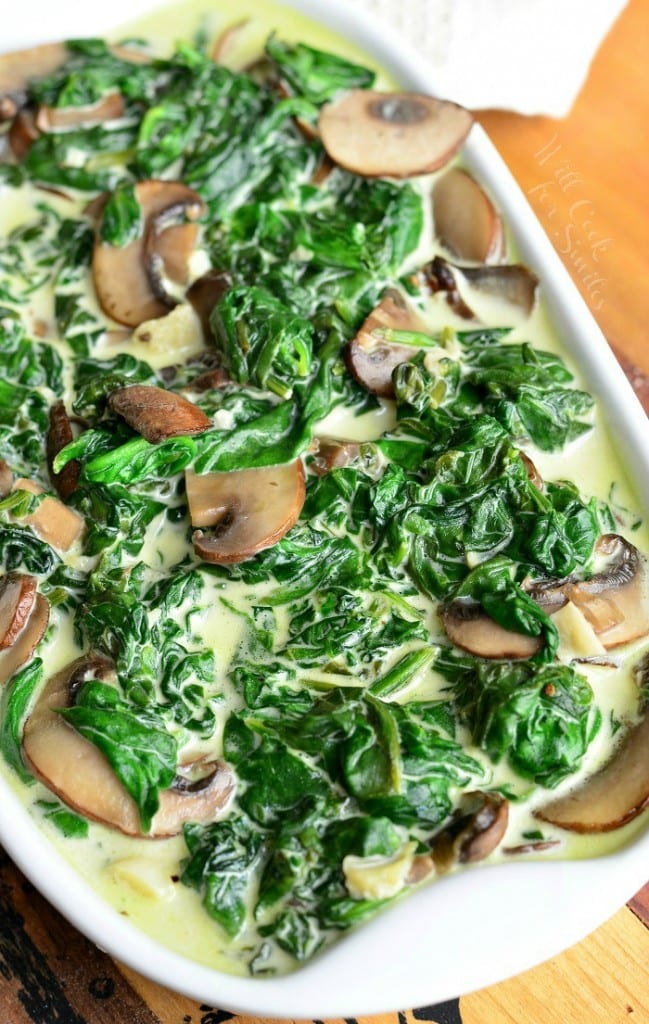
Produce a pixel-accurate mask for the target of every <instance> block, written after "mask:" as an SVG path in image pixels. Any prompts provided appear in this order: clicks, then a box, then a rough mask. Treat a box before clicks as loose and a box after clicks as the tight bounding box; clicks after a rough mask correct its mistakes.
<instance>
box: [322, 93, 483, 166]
mask: <svg viewBox="0 0 649 1024" xmlns="http://www.w3.org/2000/svg"><path fill="white" fill-rule="evenodd" d="M472 124H473V117H472V115H471V114H470V113H469V111H468V110H465V109H464V107H460V106H458V105H457V104H456V103H449V102H448V101H446V100H438V99H434V98H433V97H432V96H423V95H421V94H419V93H384V92H374V91H372V90H369V89H353V90H351V91H350V92H347V93H343V94H342V96H340V97H339V98H338V99H336V100H334V101H333V102H332V103H328V104H326V106H324V107H323V108H322V110H321V112H320V117H319V120H318V129H319V134H320V137H321V139H322V144H323V146H324V148H325V149H326V151H327V153H328V154H329V156H330V157H331V159H332V160H333V161H334V162H335V163H337V164H339V165H340V166H341V167H345V168H346V169H347V170H348V171H354V172H355V173H356V174H362V175H365V176H366V177H369V178H372V177H379V176H389V177H393V178H407V177H410V176H412V175H415V174H426V173H428V172H429V171H435V170H437V168H439V167H443V165H444V164H445V163H447V162H448V161H449V160H450V159H451V157H452V156H453V155H454V154H455V153H457V151H458V150H459V148H460V146H461V145H462V143H463V142H464V140H465V138H466V137H467V135H468V133H469V130H470V128H471V125H472Z"/></svg>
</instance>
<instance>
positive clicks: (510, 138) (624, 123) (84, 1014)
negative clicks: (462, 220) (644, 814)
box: [0, 0, 649, 1024]
mask: <svg viewBox="0 0 649 1024" xmlns="http://www.w3.org/2000/svg"><path fill="white" fill-rule="evenodd" d="M584 11H585V13H586V12H587V4H584ZM558 30H560V25H559V24H558ZM648 42H649V3H648V2H647V0H630V3H629V4H628V6H627V7H626V9H625V10H624V12H623V14H622V15H621V17H620V18H619V20H618V22H617V23H616V24H615V26H614V27H613V29H612V31H611V32H610V34H609V36H608V37H607V39H606V40H605V42H604V44H603V46H602V48H601V50H600V52H599V53H598V55H597V57H596V59H595V61H594V63H593V66H592V69H591V73H590V75H589V78H588V81H587V83H586V85H585V87H584V89H583V90H582V93H581V95H580V96H579V98H578V100H577V102H576V104H575V106H574V108H573V110H572V112H571V114H570V116H569V117H567V118H566V119H564V120H562V121H556V120H552V119H550V118H545V117H533V118H530V117H522V116H519V115H515V114H511V113H505V112H502V111H481V112H479V114H478V117H479V120H480V121H481V123H482V124H483V126H484V127H485V128H486V130H487V132H488V133H489V134H490V136H491V137H492V139H493V140H494V142H495V144H496V146H497V147H498V149H499V150H500V152H501V153H502V154H503V156H504V157H505V160H506V162H507V163H508V164H509V166H510V168H511V169H512V171H513V173H514V175H515V176H516V178H517V180H518V181H519V183H520V184H521V186H522V188H523V190H524V191H525V193H526V195H527V197H528V199H529V202H530V203H531V205H532V207H533V209H534V210H535V212H536V214H537V215H538V217H539V219H540V221H541V224H542V225H543V227H544V228H545V230H546V232H547V233H548V235H549V237H550V239H551V241H552V242H553V244H554V245H555V247H556V249H557V251H558V252H559V254H560V256H561V258H562V259H563V260H564V262H565V264H566V266H567V267H568V269H569V271H570V272H571V274H572V276H573V279H574V280H575V282H576V284H577V287H578V288H579V289H580V291H581V293H582V294H583V296H584V298H585V299H586V302H587V303H588V305H589V306H590V308H591V310H592V312H593V314H594V315H595V318H596V320H597V321H598V323H599V324H600V326H601V327H602V329H603V331H604V333H605V335H606V337H607V338H608V340H609V342H610V344H611V345H612V347H613V349H614V351H615V352H616V354H617V355H618V358H620V361H621V363H622V365H623V367H624V369H625V371H626V373H627V375H628V377H629V379H630V380H631V382H632V384H633V386H634V388H635V389H636V391H637V393H638V394H639V396H640V398H641V400H642V401H643V404H644V405H645V408H646V409H647V410H648V411H649V336H648V330H647V323H648V321H649V315H648V314H649V302H648V300H647V294H648V287H647V282H648V281H649V244H648V243H649V238H648V235H649V231H648V227H649V218H648V215H647V195H648V194H649V144H648V143H647V135H648V125H649V76H648V71H647V46H648ZM530 73H533V74H552V73H553V69H552V68H536V69H530ZM512 87H513V88H515V83H513V85H512ZM648 874H649V865H648ZM231 1019H233V1015H232V1014H231V1013H229V1012H228V1011H227V1010H225V1009H223V1008H219V1007H211V1006H205V1005H199V1004H198V1003H196V1002H194V1001H193V1000H191V999H187V998H186V997H184V996H181V995H178V994H177V993H175V992H173V991H171V990H168V989H165V988H162V987H160V986H158V985H155V984H153V983H152V982H150V981H148V980H147V979H145V978H143V977H141V976H139V975H138V974H136V973H135V972H133V971H131V970H130V969H128V968H126V967H124V966H123V965H120V964H119V963H116V962H115V961H113V960H111V959H110V958H109V957H108V956H107V955H106V954H104V953H102V952H101V951H100V950H98V949H97V948H96V947H95V946H93V945H92V944H91V943H90V942H88V941H87V940H86V939H85V938H84V937H83V936H81V935H80V934H79V933H78V932H77V931H76V930H75V929H74V928H73V927H72V926H71V925H69V924H68V923H67V922H66V921H65V920H64V919H63V918H62V917H61V916H60V915H59V914H58V913H57V912H56V911H55V910H54V909H53V908H52V907H51V906H50V905H49V904H48V903H47V902H46V901H45V900H44V899H43V898H42V897H41V896H40V895H39V893H38V892H36V891H35V890H34V889H33V887H32V886H31V885H30V884H29V883H28V882H27V881H26V880H25V879H24V878H23V876H22V875H21V873H20V872H19V871H18V869H17V868H16V867H15V866H14V865H13V864H12V862H11V861H10V860H9V858H8V857H7V856H6V854H4V853H3V852H2V850H1V849H0V1024H221V1022H225V1021H229V1020H231ZM371 1021H372V1022H374V1024H414V1022H415V1021H431V1022H436V1024H621V1022H623V1021H632V1022H633V1024H649V885H647V886H645V888H644V889H643V890H642V891H641V892H640V893H638V894H637V895H636V896H635V897H634V898H633V899H632V900H631V901H630V902H629V905H628V907H625V908H622V909H620V911H619V912H618V913H617V914H616V915H615V916H614V917H613V918H612V919H611V920H610V921H608V922H607V923H606V924H604V925H603V926H602V927H601V928H599V929H598V930H597V931H596V932H595V933H594V934H593V935H591V936H589V937H588V938H587V939H585V940H584V941H583V942H581V943H579V944H578V945H576V946H574V947H573V948H572V949H570V950H568V951H567V952H565V953H563V954H561V955H560V956H558V957H556V958H554V959H553V960H550V961H549V962H548V963H546V964H542V965H540V966H539V967H537V968H534V969H533V970H531V971H527V972H526V973H524V974H522V975H520V976H518V977H516V978H513V979H510V980H509V981H505V982H502V983H501V984H499V985H495V986H493V987H491V988H488V989H485V990H483V991H481V992H476V993H473V994H471V995H467V996H463V997H462V998H461V999H459V1000H457V999H455V1000H451V1001H450V1002H448V1003H445V1004H443V1005H439V1006H436V1007H427V1008H423V1009H416V1010H411V1009H408V1010H404V1011H403V1012H402V1013H399V1014H388V1015H384V1016H383V1017H375V1018H371V1019H370V1018H360V1019H359V1024H370V1022H371ZM234 1024H257V1022H256V1021H253V1019H252V1018H245V1017H241V1018H236V1019H235V1020H234ZM340 1024H344V1022H340ZM347 1024H353V1022H347Z"/></svg>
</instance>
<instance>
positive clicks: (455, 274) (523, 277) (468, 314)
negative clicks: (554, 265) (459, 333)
mask: <svg viewBox="0 0 649 1024" xmlns="http://www.w3.org/2000/svg"><path fill="white" fill-rule="evenodd" d="M421 273H422V275H423V277H424V280H425V282H426V284H427V285H428V287H429V288H430V290H431V291H432V292H440V291H441V292H447V302H448V304H449V306H450V307H451V309H452V310H453V311H454V312H456V313H457V314H458V315H459V316H461V317H464V318H465V319H466V320H470V319H477V317H476V314H475V312H474V310H473V309H472V308H471V306H469V305H468V304H467V303H466V301H465V300H464V298H463V295H462V285H463V283H464V284H468V285H469V286H470V287H471V288H474V289H475V290H476V291H477V292H483V293H484V294H485V295H490V296H492V297H493V298H496V299H501V300H502V301H503V302H506V303H508V304H509V305H510V306H513V307H514V308H515V309H517V310H518V311H519V312H520V313H521V314H522V315H523V316H525V317H528V316H530V314H531V312H532V310H533V309H534V304H535V302H536V293H537V288H538V283H539V280H538V278H537V276H536V274H533V273H532V271H531V270H530V269H529V268H528V267H526V266H524V264H522V263H503V264H501V265H499V266H491V267H490V266H480V267H469V266H461V267H460V266H455V265H454V264H453V263H450V262H449V261H448V260H445V259H443V257H441V256H435V258H434V259H433V260H431V262H430V263H427V264H426V265H425V266H424V267H422V270H421Z"/></svg>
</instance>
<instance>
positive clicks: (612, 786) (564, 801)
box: [534, 706, 649, 833]
mask: <svg viewBox="0 0 649 1024" xmlns="http://www.w3.org/2000/svg"><path fill="white" fill-rule="evenodd" d="M647 806H649V706H647V707H646V708H645V711H644V717H643V718H642V720H641V721H640V723H639V724H638V725H636V726H634V727H633V728H632V729H630V730H629V732H628V733H627V734H626V736H625V737H624V739H623V740H622V743H621V744H620V746H619V747H618V748H617V750H616V751H615V753H614V754H613V757H612V758H611V759H610V760H609V761H608V763H607V764H605V765H604V767H603V768H601V769H600V771H598V772H596V773H595V774H594V775H591V777H590V778H589V779H587V780H586V782H584V783H583V784H582V785H581V786H579V787H577V788H576V789H573V790H571V791H570V792H568V793H566V794H565V795H564V796H560V797H558V798H557V799H556V800H552V801H550V803H547V804H545V805H544V806H543V807H541V808H540V809H538V810H536V811H535V812H534V813H535V815H536V817H537V818H541V819H542V820H543V821H548V822H550V823H551V824H552V825H557V826H558V827H559V828H565V829H567V830H568V831H570V832H584V833H590V832H611V831H612V830H613V829H616V828H620V827H621V826H622V825H626V824H627V822H629V821H632V820H633V819H634V818H636V817H637V816H638V815H639V814H640V813H641V811H643V810H644V809H645V807H647Z"/></svg>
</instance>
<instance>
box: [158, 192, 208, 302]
mask: <svg viewBox="0 0 649 1024" xmlns="http://www.w3.org/2000/svg"><path fill="white" fill-rule="evenodd" d="M196 198H198V197H196ZM203 211H204V207H203V204H202V202H199V203H198V204H197V203H195V202H193V201H192V202H182V203H178V204H177V205H176V206H170V207H168V208H167V209H166V210H163V211H162V213H160V214H158V215H157V216H156V217H150V218H149V220H148V222H147V225H146V228H145V233H144V248H143V252H144V265H145V267H146V272H147V274H148V277H149V283H150V285H151V288H152V291H153V293H154V295H156V296H157V298H159V299H160V300H161V301H162V302H164V303H165V305H166V306H174V305H175V304H176V303H177V302H178V301H179V298H180V296H181V295H182V294H184V291H185V286H186V285H187V282H188V280H189V263H190V260H191V257H192V253H193V252H194V249H195V248H196V242H197V240H198V224H196V223H186V222H185V218H186V217H189V218H190V219H191V220H196V218H197V217H200V216H201V214H202V213H203Z"/></svg>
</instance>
